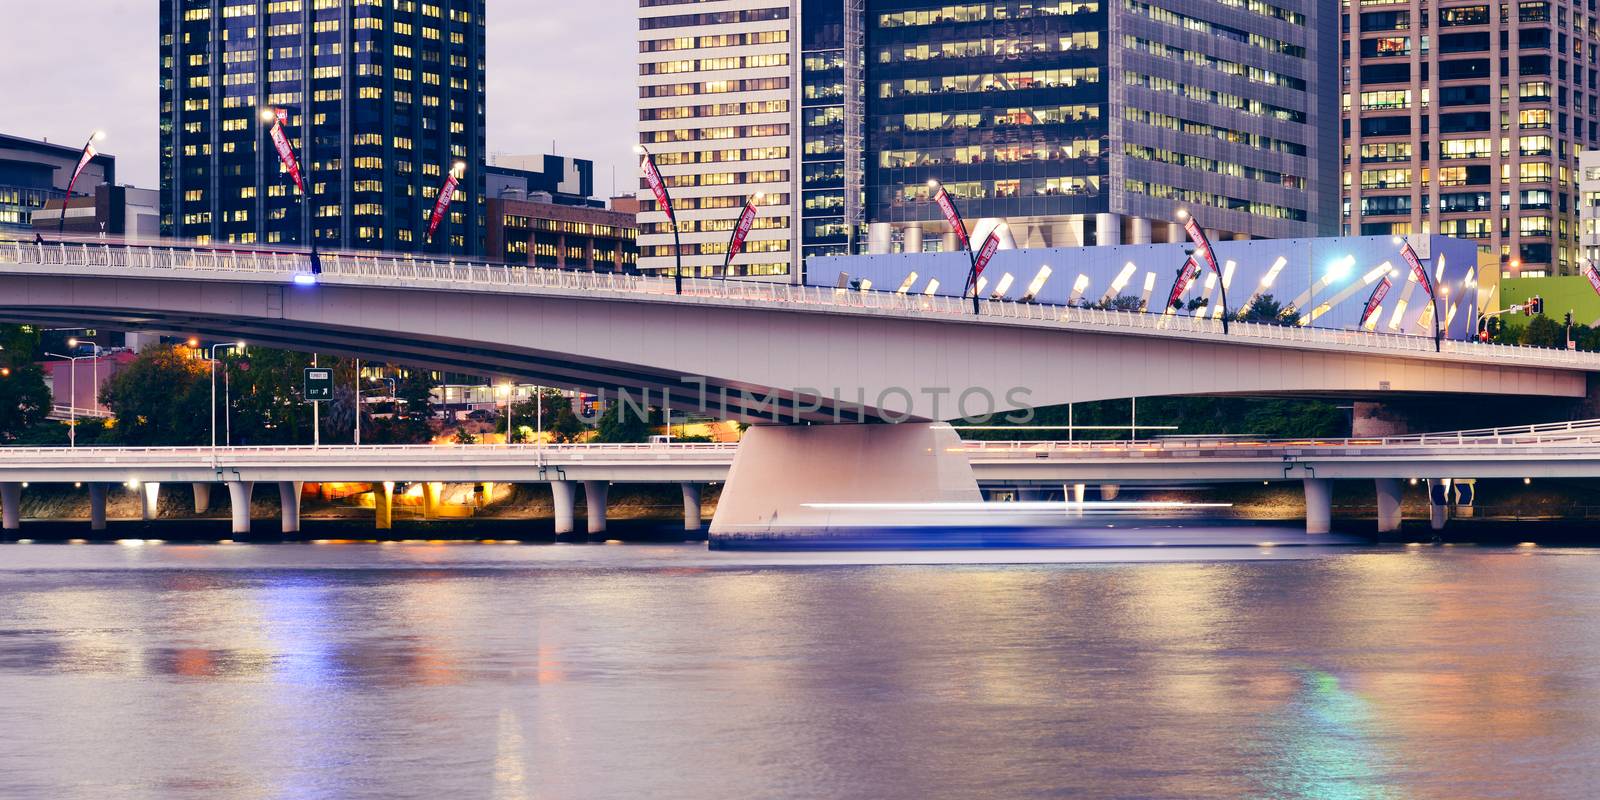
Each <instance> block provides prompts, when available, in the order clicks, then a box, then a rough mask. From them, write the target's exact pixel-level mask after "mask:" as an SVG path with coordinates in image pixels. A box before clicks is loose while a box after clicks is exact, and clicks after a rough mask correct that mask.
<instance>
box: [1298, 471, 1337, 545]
mask: <svg viewBox="0 0 1600 800" xmlns="http://www.w3.org/2000/svg"><path fill="white" fill-rule="evenodd" d="M1304 483H1305V491H1306V533H1327V532H1328V531H1330V530H1332V529H1333V481H1332V480H1329V479H1328V478H1306V479H1305V481H1304Z"/></svg>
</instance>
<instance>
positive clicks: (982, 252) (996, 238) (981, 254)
mask: <svg viewBox="0 0 1600 800" xmlns="http://www.w3.org/2000/svg"><path fill="white" fill-rule="evenodd" d="M999 250H1000V234H999V232H998V231H991V232H990V233H989V238H987V239H985V240H983V247H981V248H979V249H978V257H977V258H976V259H974V260H973V262H972V284H971V285H972V286H977V285H978V278H979V276H981V275H983V268H984V267H987V266H989V259H992V258H994V254H995V253H996V252H997V251H999Z"/></svg>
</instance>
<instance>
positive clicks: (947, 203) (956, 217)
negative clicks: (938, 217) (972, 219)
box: [933, 186, 972, 250]
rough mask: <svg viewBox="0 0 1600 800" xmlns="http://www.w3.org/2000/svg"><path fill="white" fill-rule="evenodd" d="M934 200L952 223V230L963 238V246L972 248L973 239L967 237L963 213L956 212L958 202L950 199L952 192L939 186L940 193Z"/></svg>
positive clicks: (945, 218) (946, 218)
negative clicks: (962, 217)
mask: <svg viewBox="0 0 1600 800" xmlns="http://www.w3.org/2000/svg"><path fill="white" fill-rule="evenodd" d="M933 202H935V203H937V204H938V205H939V211H940V212H941V213H943V214H944V221H945V222H948V223H950V228H951V230H953V231H955V234H956V236H958V237H960V238H961V246H962V247H963V248H965V249H969V250H970V249H972V240H971V239H969V238H967V226H966V223H964V222H962V221H961V215H960V214H959V213H957V212H956V204H955V201H954V200H951V199H950V193H949V192H947V191H945V190H944V187H943V186H941V187H939V193H938V194H935V195H934V196H933Z"/></svg>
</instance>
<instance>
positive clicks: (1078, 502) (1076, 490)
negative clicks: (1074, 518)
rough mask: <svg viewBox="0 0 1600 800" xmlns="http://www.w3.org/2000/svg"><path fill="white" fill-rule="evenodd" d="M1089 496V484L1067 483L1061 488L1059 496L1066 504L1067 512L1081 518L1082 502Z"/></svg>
mask: <svg viewBox="0 0 1600 800" xmlns="http://www.w3.org/2000/svg"><path fill="white" fill-rule="evenodd" d="M1088 494H1089V484H1087V483H1069V484H1066V485H1064V486H1062V487H1061V495H1062V497H1064V498H1066V501H1067V503H1068V506H1067V512H1068V513H1072V514H1077V515H1078V516H1080V517H1081V516H1083V501H1084V498H1085V497H1087V496H1088Z"/></svg>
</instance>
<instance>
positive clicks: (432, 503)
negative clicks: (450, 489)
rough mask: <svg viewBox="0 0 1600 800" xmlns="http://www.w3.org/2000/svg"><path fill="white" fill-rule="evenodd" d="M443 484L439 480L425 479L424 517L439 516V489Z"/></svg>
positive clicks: (423, 493) (423, 492)
mask: <svg viewBox="0 0 1600 800" xmlns="http://www.w3.org/2000/svg"><path fill="white" fill-rule="evenodd" d="M440 488H442V485H441V484H440V483H439V482H437V481H424V482H423V483H422V518H423V519H433V518H435V517H437V516H439V489H440Z"/></svg>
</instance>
